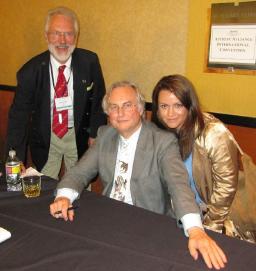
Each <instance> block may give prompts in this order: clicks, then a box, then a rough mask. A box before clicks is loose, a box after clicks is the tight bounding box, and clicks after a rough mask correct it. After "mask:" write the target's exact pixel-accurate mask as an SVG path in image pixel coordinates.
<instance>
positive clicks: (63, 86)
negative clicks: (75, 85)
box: [52, 65, 68, 138]
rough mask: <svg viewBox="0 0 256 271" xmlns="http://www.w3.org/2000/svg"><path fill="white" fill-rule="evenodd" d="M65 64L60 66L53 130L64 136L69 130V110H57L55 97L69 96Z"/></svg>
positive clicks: (56, 87)
mask: <svg viewBox="0 0 256 271" xmlns="http://www.w3.org/2000/svg"><path fill="white" fill-rule="evenodd" d="M65 67H66V66H65V65H63V66H60V67H59V74H58V78H57V83H56V86H55V95H54V106H53V119H52V131H53V132H54V133H55V134H56V136H58V137H59V138H62V137H63V136H64V135H65V134H66V133H67V131H68V110H62V111H57V110H56V104H55V99H56V98H61V97H65V96H68V88H67V82H66V78H65V75H64V70H65Z"/></svg>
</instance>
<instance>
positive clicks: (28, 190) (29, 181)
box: [22, 175, 41, 198]
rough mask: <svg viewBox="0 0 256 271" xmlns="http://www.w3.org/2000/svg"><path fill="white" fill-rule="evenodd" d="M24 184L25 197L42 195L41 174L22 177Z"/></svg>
mask: <svg viewBox="0 0 256 271" xmlns="http://www.w3.org/2000/svg"><path fill="white" fill-rule="evenodd" d="M22 186H23V192H24V195H25V197H27V198H34V197H38V196H40V192H41V176H37V175H31V176H25V177H22Z"/></svg>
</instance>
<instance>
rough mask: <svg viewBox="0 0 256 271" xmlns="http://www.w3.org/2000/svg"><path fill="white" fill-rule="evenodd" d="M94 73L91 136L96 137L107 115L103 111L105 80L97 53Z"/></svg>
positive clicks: (93, 68) (93, 67)
mask: <svg viewBox="0 0 256 271" xmlns="http://www.w3.org/2000/svg"><path fill="white" fill-rule="evenodd" d="M92 74H93V83H94V86H93V97H92V105H91V112H90V137H93V138H95V137H96V135H97V130H98V128H99V127H100V126H101V125H104V124H106V115H105V114H104V113H103V109H102V105H101V103H102V99H103V97H104V95H105V93H106V90H105V82H104V78H103V74H102V70H101V66H100V63H99V59H98V56H97V55H95V60H94V61H93V63H92Z"/></svg>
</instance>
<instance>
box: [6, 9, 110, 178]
mask: <svg viewBox="0 0 256 271" xmlns="http://www.w3.org/2000/svg"><path fill="white" fill-rule="evenodd" d="M78 34H79V23H78V19H77V16H76V14H75V13H74V12H73V11H72V10H70V9H68V8H65V7H58V8H55V9H53V10H50V11H49V12H48V15H47V18H46V24H45V38H46V41H47V43H48V51H46V52H44V53H42V54H40V55H37V56H35V57H33V58H32V59H31V60H29V61H28V62H27V63H26V64H25V65H24V66H23V67H22V68H21V69H20V70H19V71H18V73H17V81H18V82H17V83H18V84H17V91H16V93H15V97H14V100H13V104H12V106H11V108H10V112H9V124H8V136H7V150H9V149H10V148H13V149H15V150H16V152H17V155H18V157H19V158H20V159H21V160H22V161H23V162H24V163H25V160H26V153H27V145H28V143H29V146H30V151H31V157H32V161H33V164H34V165H35V166H36V168H37V170H39V171H41V172H42V173H43V174H45V175H48V176H51V177H53V178H58V175H59V172H60V168H61V164H62V160H64V162H65V167H66V169H69V168H70V167H72V166H73V165H74V164H75V162H76V161H77V160H78V158H80V157H81V156H82V154H83V153H84V152H85V150H86V149H87V148H88V145H90V144H92V142H93V139H94V138H95V137H96V134H97V129H98V127H99V126H100V125H102V124H105V123H106V117H105V115H104V113H103V111H102V109H101V101H102V97H103V96H104V94H105V83H104V79H103V75H102V71H101V67H100V63H99V60H98V57H97V55H96V54H95V53H93V52H91V51H88V50H85V49H80V48H76V44H77V38H78Z"/></svg>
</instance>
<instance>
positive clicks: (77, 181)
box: [50, 81, 226, 269]
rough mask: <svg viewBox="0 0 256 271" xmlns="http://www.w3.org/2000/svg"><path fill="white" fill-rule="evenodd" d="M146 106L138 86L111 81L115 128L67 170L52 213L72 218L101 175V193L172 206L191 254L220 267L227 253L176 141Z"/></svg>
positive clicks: (159, 208) (158, 208) (108, 100)
mask: <svg viewBox="0 0 256 271" xmlns="http://www.w3.org/2000/svg"><path fill="white" fill-rule="evenodd" d="M144 104H145V101H144V98H143V96H142V95H141V93H140V92H139V90H138V88H137V87H136V86H135V85H133V84H131V83H129V82H125V81H124V82H118V83H115V84H113V85H112V87H111V88H110V90H109V92H108V93H107V94H106V95H105V97H104V99H103V109H104V111H105V112H106V113H107V114H108V116H109V121H110V124H111V126H103V127H101V128H100V129H99V131H98V137H97V139H96V142H95V143H94V144H93V145H92V146H91V147H90V148H89V150H88V151H87V152H86V153H85V154H84V155H83V157H82V158H81V159H80V161H79V162H78V163H77V164H76V166H74V167H73V168H71V170H70V171H68V172H67V173H66V174H65V176H64V177H63V179H62V181H61V182H60V183H59V185H58V189H57V196H56V199H55V201H54V203H52V204H51V206H50V213H51V214H52V215H53V216H54V217H56V218H63V219H64V220H71V221H72V220H73V218H74V212H73V211H68V208H69V207H70V206H72V202H73V201H74V200H75V199H76V198H78V196H79V194H80V193H81V192H82V191H83V189H84V187H86V186H87V185H88V184H89V183H90V181H91V180H92V179H93V178H94V177H95V176H96V174H97V173H99V176H100V179H101V181H102V183H103V186H104V190H103V195H106V196H109V197H111V198H114V199H117V200H121V201H123V202H126V203H128V204H132V205H135V206H138V207H142V208H145V209H148V210H150V211H153V212H156V213H160V214H171V213H172V210H174V214H175V217H176V218H177V219H180V220H181V221H182V224H183V227H184V231H185V234H186V235H188V236H189V244H188V247H189V251H190V254H191V255H192V257H193V258H194V259H197V258H198V251H200V253H201V254H202V256H203V258H204V260H205V262H206V264H207V266H208V267H209V268H212V266H214V267H215V268H216V269H220V268H222V267H224V263H225V262H226V257H225V254H224V253H223V251H222V250H221V249H220V248H219V246H218V245H217V244H216V243H215V242H214V241H213V240H212V239H211V238H210V237H209V236H208V235H207V234H206V233H205V232H204V230H203V227H202V224H201V218H200V214H199V210H198V207H197V205H196V203H195V199H194V196H193V192H192V191H191V190H190V187H189V185H188V180H187V179H188V177H187V173H186V170H185V168H184V166H183V163H182V161H181V158H180V154H179V148H178V145H177V140H176V138H175V136H174V135H172V134H170V133H168V132H165V131H163V130H160V129H158V128H157V127H156V126H154V124H153V123H147V122H144V121H143V117H142V116H143V114H144ZM172 205H173V208H172ZM58 211H61V213H60V214H57V213H56V212H58Z"/></svg>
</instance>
